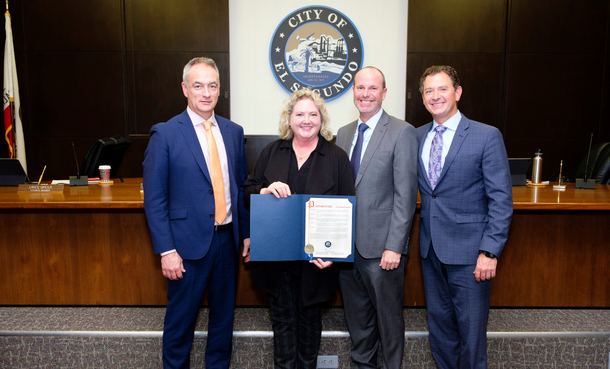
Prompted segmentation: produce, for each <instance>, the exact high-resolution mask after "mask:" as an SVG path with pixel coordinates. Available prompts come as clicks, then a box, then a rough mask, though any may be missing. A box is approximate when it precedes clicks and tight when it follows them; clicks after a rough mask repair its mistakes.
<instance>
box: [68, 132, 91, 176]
mask: <svg viewBox="0 0 610 369" xmlns="http://www.w3.org/2000/svg"><path fill="white" fill-rule="evenodd" d="M72 151H74V160H75V161H76V176H70V177H69V178H70V186H88V185H89V178H87V176H81V175H80V168H79V167H78V158H77V157H76V148H75V147H74V142H72Z"/></svg>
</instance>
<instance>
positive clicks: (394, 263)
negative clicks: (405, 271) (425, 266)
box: [379, 250, 402, 270]
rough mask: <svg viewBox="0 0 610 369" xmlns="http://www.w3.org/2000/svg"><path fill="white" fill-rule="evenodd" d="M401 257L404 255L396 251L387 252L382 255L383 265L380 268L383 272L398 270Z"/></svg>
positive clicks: (380, 264)
mask: <svg viewBox="0 0 610 369" xmlns="http://www.w3.org/2000/svg"><path fill="white" fill-rule="evenodd" d="M401 257H402V255H401V254H400V253H398V252H396V251H392V250H385V251H384V252H383V255H381V263H379V266H380V267H381V269H383V270H394V269H396V268H398V265H399V264H400V258H401Z"/></svg>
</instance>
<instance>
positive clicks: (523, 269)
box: [491, 211, 610, 307]
mask: <svg viewBox="0 0 610 369" xmlns="http://www.w3.org/2000/svg"><path fill="white" fill-rule="evenodd" d="M608 215H610V212H608V211H604V212H602V213H600V212H572V211H561V212H550V211H536V212H528V211H516V212H515V215H514V216H513V221H512V224H511V231H510V234H509V238H508V242H507V244H506V247H505V248H504V251H503V252H502V254H501V256H500V261H499V264H498V276H497V277H496V278H495V279H494V281H493V288H492V292H491V305H492V306H532V307H546V306H553V307H576V306H581V307H584V306H600V307H604V306H605V307H607V306H608V305H609V303H610V301H608V300H607V299H605V300H602V298H604V297H607V296H608V292H607V291H604V292H601V293H600V291H599V289H600V288H601V286H602V285H605V286H606V287H607V283H608V276H607V273H602V274H601V275H600V274H594V273H592V271H593V270H595V271H601V270H602V268H607V267H608V255H607V254H608V248H607V240H608V239H609V237H610V228H608ZM576 230H577V231H576ZM604 289H605V290H607V288H604ZM594 301H595V302H594Z"/></svg>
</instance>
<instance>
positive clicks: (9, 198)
mask: <svg viewBox="0 0 610 369" xmlns="http://www.w3.org/2000/svg"><path fill="white" fill-rule="evenodd" d="M141 183H142V178H126V179H125V183H121V182H120V180H119V179H114V184H113V185H97V184H95V185H89V186H82V187H70V186H68V185H66V186H64V191H63V192H58V193H52V192H18V191H17V187H14V186H10V187H0V209H142V208H143V199H144V194H143V193H142V192H140V184H141ZM513 203H514V209H515V210H610V185H599V184H598V185H596V187H595V190H582V189H576V188H574V184H573V183H570V184H568V185H567V187H566V189H565V191H554V190H553V186H552V184H551V185H548V186H542V187H532V186H515V187H513ZM418 207H419V204H418Z"/></svg>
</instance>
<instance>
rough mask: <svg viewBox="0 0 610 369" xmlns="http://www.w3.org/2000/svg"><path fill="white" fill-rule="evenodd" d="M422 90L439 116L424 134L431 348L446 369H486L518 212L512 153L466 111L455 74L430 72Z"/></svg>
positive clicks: (423, 232) (423, 242)
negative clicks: (497, 280)
mask: <svg viewBox="0 0 610 369" xmlns="http://www.w3.org/2000/svg"><path fill="white" fill-rule="evenodd" d="M419 90H420V92H421V94H422V99H423V102H424V105H425V107H426V109H427V110H428V111H429V112H430V114H432V118H434V121H433V122H431V123H428V124H426V125H424V126H422V127H419V128H418V129H417V136H418V139H419V167H418V181H419V192H420V195H421V223H420V233H419V243H420V245H419V246H420V252H421V256H422V269H423V275H424V287H425V291H426V305H427V310H428V328H429V332H430V346H431V348H432V353H433V355H434V358H435V359H436V362H437V364H438V367H439V368H457V367H458V362H461V367H462V368H486V367H487V337H486V335H487V318H488V315H489V296H490V288H491V279H492V278H494V277H495V276H496V266H497V263H498V257H500V253H501V252H502V248H503V247H504V244H505V243H506V238H507V235H508V229H509V226H510V221H511V217H512V212H513V202H512V187H511V179H510V173H509V169H508V158H507V156H506V149H505V147H504V142H503V140H502V134H501V133H500V131H499V130H498V129H496V128H494V127H491V126H488V125H485V124H482V123H479V122H475V121H472V120H470V119H468V118H466V117H465V116H464V115H462V114H461V113H460V112H459V111H458V109H457V102H458V101H459V100H460V97H461V95H462V87H461V86H460V80H459V78H458V75H457V72H456V71H455V69H453V68H452V67H449V66H432V67H430V68H428V69H426V71H425V72H424V74H423V75H422V77H421V79H420V83H419Z"/></svg>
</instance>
